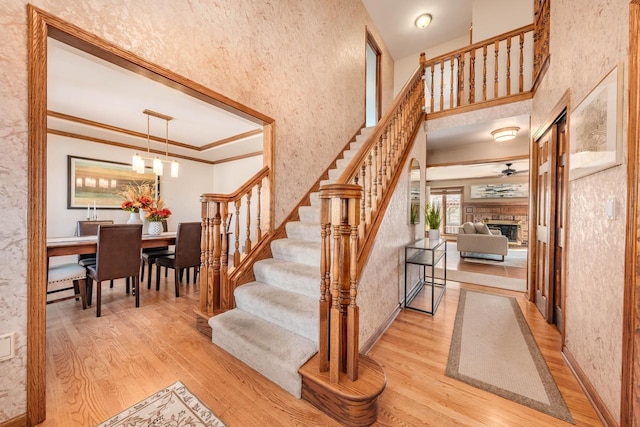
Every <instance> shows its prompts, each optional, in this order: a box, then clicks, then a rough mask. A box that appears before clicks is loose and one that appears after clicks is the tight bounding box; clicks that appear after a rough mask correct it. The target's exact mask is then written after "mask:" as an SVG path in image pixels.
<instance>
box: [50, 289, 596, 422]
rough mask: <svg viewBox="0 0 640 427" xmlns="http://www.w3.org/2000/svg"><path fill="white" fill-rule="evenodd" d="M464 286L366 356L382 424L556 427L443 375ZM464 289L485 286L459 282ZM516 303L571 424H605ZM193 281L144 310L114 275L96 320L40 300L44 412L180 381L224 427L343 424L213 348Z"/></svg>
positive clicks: (536, 320) (551, 339)
mask: <svg viewBox="0 0 640 427" xmlns="http://www.w3.org/2000/svg"><path fill="white" fill-rule="evenodd" d="M460 286H461V285H458V284H457V283H455V282H450V283H449V286H448V288H447V291H446V295H445V297H444V299H443V301H442V303H441V305H440V307H439V308H438V311H437V313H436V315H435V316H433V317H431V316H428V315H425V314H422V313H417V312H412V311H402V312H401V313H400V315H399V316H398V318H397V319H396V320H395V321H394V323H393V324H392V326H391V327H390V328H389V329H388V331H387V332H386V333H385V334H384V336H383V337H382V338H381V340H380V341H379V342H378V343H377V344H376V345H375V346H374V348H373V350H372V351H371V353H370V354H371V355H372V356H373V357H374V358H375V359H376V360H377V361H378V362H380V363H381V364H382V365H383V366H384V369H385V372H386V375H387V387H386V390H385V391H384V392H383V394H382V396H381V398H380V415H379V419H378V422H377V424H376V425H379V426H461V425H467V426H480V425H484V426H510V427H511V426H561V425H569V424H566V423H563V422H562V421H559V420H557V419H555V418H552V417H550V416H548V415H545V414H542V413H540V412H537V411H534V410H532V409H529V408H527V407H524V406H521V405H518V404H516V403H513V402H511V401H508V400H506V399H503V398H500V397H498V396H495V395H493V394H491V393H488V392H484V391H481V390H478V389H476V388H474V387H471V386H468V385H466V384H464V383H461V382H459V381H456V380H453V379H451V378H448V377H446V376H445V375H444V370H445V367H446V363H447V357H448V351H449V344H450V340H451V334H452V331H453V324H454V318H455V313H456V309H457V305H458V297H459V290H460ZM462 286H464V287H465V288H468V289H477V290H481V291H487V288H483V287H478V286H471V285H462ZM495 292H496V293H500V294H507V295H513V296H517V297H518V302H519V304H520V306H521V308H522V310H523V312H524V314H525V317H526V318H527V321H528V322H529V325H530V326H531V328H532V330H533V332H534V335H535V338H536V340H537V342H538V345H539V346H540V349H541V350H542V353H543V355H544V357H545V359H546V360H547V363H548V365H549V367H550V370H551V373H552V374H553V376H554V378H555V379H556V381H557V383H558V386H559V388H560V391H561V392H562V395H563V397H564V399H565V401H566V402H567V405H568V407H569V409H570V410H571V413H572V415H573V417H574V419H575V420H576V425H577V426H596V425H601V424H600V422H599V421H598V419H597V417H596V415H595V413H594V411H593V409H592V408H591V406H590V405H589V403H588V401H587V399H586V397H585V396H584V394H583V393H582V392H581V390H580V388H579V386H578V384H577V382H576V380H575V379H574V378H573V376H572V374H571V373H570V371H569V369H568V368H567V366H566V365H565V363H564V361H563V359H562V356H561V354H560V352H559V346H560V336H559V334H558V332H557V331H556V330H555V329H554V328H553V327H552V326H550V325H548V324H546V323H545V322H544V320H543V319H542V317H541V316H540V315H539V313H538V312H537V310H536V309H535V306H533V305H532V304H530V303H528V302H527V301H526V300H525V299H524V297H523V296H521V295H519V294H516V293H513V292H510V291H499V290H496V291H495ZM197 300H198V291H197V286H195V285H193V284H190V285H188V286H185V285H183V286H182V290H181V296H180V298H178V299H176V298H175V297H174V294H173V283H172V279H171V278H169V279H168V280H167V281H165V280H164V279H163V281H162V284H161V289H160V291H159V292H156V291H155V290H154V289H152V290H147V289H144V290H143V292H142V293H141V307H140V308H138V309H136V308H134V301H133V298H132V297H131V296H125V295H124V286H123V283H122V282H121V281H119V282H117V283H116V286H115V287H114V289H113V290H110V289H109V288H108V285H107V284H105V286H104V291H103V308H102V317H101V318H96V317H95V308H90V309H87V310H86V311H83V310H82V309H81V307H80V303H79V302H75V301H73V300H70V301H65V302H61V303H57V304H52V305H50V306H48V307H47V316H48V318H47V420H46V421H45V422H44V423H43V424H41V425H42V426H65V427H67V426H94V425H96V424H98V423H99V422H101V421H104V420H106V419H107V418H109V417H111V416H112V415H114V414H116V413H118V412H120V411H122V410H124V409H126V408H127V407H129V406H131V405H133V404H134V403H136V402H138V401H140V400H142V399H144V398H145V397H147V396H148V395H150V394H152V393H154V392H155V391H157V390H160V389H162V388H164V387H166V386H168V385H170V384H172V383H174V382H175V381H177V380H181V381H182V382H183V383H184V384H185V385H186V386H187V387H188V388H189V389H190V390H191V391H192V392H193V393H195V394H196V395H197V396H198V397H199V398H200V399H201V400H202V401H203V402H204V403H205V404H207V405H208V406H209V407H210V408H211V409H212V410H213V412H214V413H216V414H217V415H218V417H220V419H221V420H223V421H224V422H225V423H226V424H227V425H228V426H230V427H233V426H338V425H339V424H338V423H337V422H335V421H333V420H332V419H331V418H329V417H327V416H326V415H324V414H322V413H321V412H319V411H318V410H316V409H315V408H314V407H312V406H311V405H309V404H308V403H306V402H303V401H301V400H297V399H295V398H293V397H292V396H291V395H289V394H288V393H286V392H285V391H283V390H282V389H280V388H279V387H277V386H275V385H274V384H272V383H271V382H269V381H268V380H266V379H265V378H264V377H262V376H261V375H259V374H257V373H255V372H254V371H253V370H252V369H250V368H248V367H247V366H245V365H244V364H242V363H240V362H238V361H237V360H235V359H234V358H233V357H231V356H229V355H228V354H227V353H225V352H224V351H222V350H221V349H219V348H218V347H216V346H215V345H213V344H212V343H211V341H210V340H209V339H207V338H206V337H205V336H203V335H201V334H200V333H198V332H197V331H196V329H195V327H194V323H195V320H194V315H193V312H192V310H193V308H194V307H195V306H196V303H197Z"/></svg>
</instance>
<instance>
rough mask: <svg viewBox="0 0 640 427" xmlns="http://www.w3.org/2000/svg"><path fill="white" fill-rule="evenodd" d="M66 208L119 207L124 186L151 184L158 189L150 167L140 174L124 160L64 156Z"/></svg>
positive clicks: (157, 183)
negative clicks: (113, 160)
mask: <svg viewBox="0 0 640 427" xmlns="http://www.w3.org/2000/svg"><path fill="white" fill-rule="evenodd" d="M67 183H68V185H67V209H87V208H88V207H91V208H93V207H94V206H95V207H96V208H98V209H121V206H122V202H123V198H122V196H121V192H122V191H123V190H124V189H125V188H126V186H127V185H133V186H137V185H141V184H145V183H150V184H153V185H155V188H156V192H159V191H160V187H159V180H158V178H157V177H156V175H155V174H154V173H153V171H152V170H151V168H146V170H145V173H143V174H139V173H137V172H135V171H134V170H132V169H131V165H128V164H126V163H118V162H111V161H107V160H98V159H90V158H87V157H75V156H67Z"/></svg>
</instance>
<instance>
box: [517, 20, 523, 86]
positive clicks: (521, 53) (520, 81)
mask: <svg viewBox="0 0 640 427" xmlns="http://www.w3.org/2000/svg"><path fill="white" fill-rule="evenodd" d="M523 52H524V33H520V76H519V84H518V88H519V90H520V92H519V93H522V92H523V91H524V53H523Z"/></svg>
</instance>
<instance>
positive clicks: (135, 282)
mask: <svg viewBox="0 0 640 427" xmlns="http://www.w3.org/2000/svg"><path fill="white" fill-rule="evenodd" d="M133 289H135V292H136V307H140V280H138V276H137V275H135V276H133Z"/></svg>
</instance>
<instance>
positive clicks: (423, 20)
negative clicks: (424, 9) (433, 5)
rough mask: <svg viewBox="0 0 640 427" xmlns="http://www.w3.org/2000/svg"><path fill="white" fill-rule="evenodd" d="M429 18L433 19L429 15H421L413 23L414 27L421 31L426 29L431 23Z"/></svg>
mask: <svg viewBox="0 0 640 427" xmlns="http://www.w3.org/2000/svg"><path fill="white" fill-rule="evenodd" d="M431 18H433V17H432V16H431V14H430V13H423V14H422V15H420V16H418V17H417V18H416V21H415V24H416V27H418V28H420V29H421V30H423V29H425V28H427V27H428V26H429V24H430V23H431Z"/></svg>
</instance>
